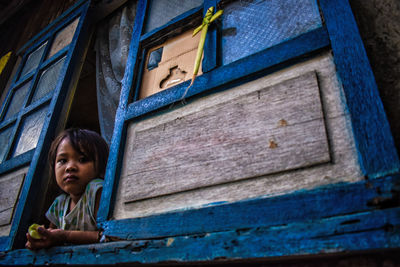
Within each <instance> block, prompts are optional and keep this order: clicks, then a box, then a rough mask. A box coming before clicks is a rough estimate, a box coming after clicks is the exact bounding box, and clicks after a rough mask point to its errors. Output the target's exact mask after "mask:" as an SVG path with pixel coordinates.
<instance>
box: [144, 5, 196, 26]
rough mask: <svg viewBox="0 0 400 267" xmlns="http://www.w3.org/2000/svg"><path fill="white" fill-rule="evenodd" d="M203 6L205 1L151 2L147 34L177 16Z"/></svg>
mask: <svg viewBox="0 0 400 267" xmlns="http://www.w3.org/2000/svg"><path fill="white" fill-rule="evenodd" d="M202 4H203V0H185V1H181V0H168V1H167V0H151V1H150V3H149V10H150V12H149V15H148V18H147V23H146V28H145V32H150V31H152V30H154V29H155V28H158V27H160V26H162V25H164V24H166V23H167V22H168V21H170V20H172V19H173V18H175V17H176V16H179V15H181V14H183V13H185V12H186V11H188V10H190V9H192V8H195V7H198V6H200V5H202Z"/></svg>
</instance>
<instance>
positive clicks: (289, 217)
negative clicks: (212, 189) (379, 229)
mask: <svg viewBox="0 0 400 267" xmlns="http://www.w3.org/2000/svg"><path fill="white" fill-rule="evenodd" d="M399 184H400V178H399V177H397V176H396V177H387V178H382V179H379V180H376V181H371V182H365V181H362V182H358V183H354V184H347V183H339V184H335V185H328V186H325V187H321V188H319V189H315V190H300V191H298V192H294V193H291V194H288V195H282V196H278V197H272V198H258V199H254V200H245V201H239V202H235V203H229V204H223V205H217V206H213V207H206V208H201V209H194V210H191V211H178V212H170V213H165V214H160V215H155V216H149V217H143V218H136V219H125V220H118V221H109V222H104V223H101V226H102V227H103V229H104V230H105V232H106V233H107V234H110V235H115V236H119V237H121V238H127V239H144V238H160V237H166V236H176V235H189V234H201V233H209V232H220V231H227V230H229V229H241V228H251V227H259V226H269V227H272V226H275V225H284V224H289V223H295V222H301V221H302V220H305V219H306V218H307V220H319V219H320V218H328V217H334V216H339V215H343V214H351V213H353V212H368V211H372V210H373V209H375V208H376V207H375V206H374V205H373V204H372V203H374V200H377V199H383V198H385V197H386V198H387V199H392V198H395V197H396V194H395V193H394V192H396V190H395V185H399ZM378 188H379V189H378ZM397 192H398V193H399V194H400V190H399V191H397ZM338 203H344V204H343V205H338ZM283 211H284V212H283ZM204 222H212V223H204ZM131 229H135V230H134V231H132V230H131Z"/></svg>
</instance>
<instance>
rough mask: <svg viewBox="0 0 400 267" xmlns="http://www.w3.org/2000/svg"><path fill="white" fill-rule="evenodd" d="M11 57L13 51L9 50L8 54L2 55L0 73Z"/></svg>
mask: <svg viewBox="0 0 400 267" xmlns="http://www.w3.org/2000/svg"><path fill="white" fill-rule="evenodd" d="M10 57H11V52H8V53H7V54H5V55H4V56H2V57H1V58H0V74H1V73H2V72H3V70H4V68H5V67H6V65H7V62H8V60H9V59H10Z"/></svg>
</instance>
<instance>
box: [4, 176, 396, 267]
mask: <svg viewBox="0 0 400 267" xmlns="http://www.w3.org/2000/svg"><path fill="white" fill-rule="evenodd" d="M399 197H400V176H389V177H384V178H382V179H379V180H371V181H368V180H365V181H361V182H357V183H351V184H349V183H339V184H336V185H329V186H324V187H320V188H316V189H312V190H300V191H296V192H294V193H291V194H287V195H283V196H276V197H271V198H259V199H253V200H246V201H242V202H236V203H230V204H223V205H218V206H211V207H205V208H202V209H198V210H196V211H192V212H191V213H190V214H191V216H192V217H190V218H189V217H185V214H187V213H185V212H184V211H182V212H174V213H171V214H166V215H165V216H164V217H161V218H160V217H159V216H158V217H155V216H152V217H147V218H143V221H142V222H141V226H139V225H134V223H133V221H129V220H127V221H126V222H125V225H124V226H123V227H122V228H123V229H124V230H123V232H121V237H124V236H125V237H129V231H128V230H126V229H134V230H132V232H131V233H130V234H133V233H136V232H139V235H140V232H144V231H153V230H154V231H156V229H152V228H151V227H148V226H147V225H153V226H152V227H154V225H155V223H154V222H152V223H151V224H147V223H149V222H151V221H152V220H160V221H159V224H158V225H159V226H160V228H171V227H168V226H170V225H166V224H169V223H176V222H174V220H171V218H179V219H180V221H179V223H180V225H179V227H182V229H184V230H183V231H181V232H185V229H186V230H187V229H188V228H190V225H189V224H190V222H191V221H192V220H196V219H198V216H201V217H202V219H203V220H204V221H207V222H210V221H213V224H215V225H216V226H215V231H210V232H207V233H197V234H196V233H191V234H183V235H182V234H179V235H176V234H174V233H170V234H168V233H164V235H163V236H161V235H160V237H158V238H152V239H140V238H139V239H131V240H126V241H118V242H110V243H102V244H92V245H82V246H64V247H55V248H51V249H48V250H39V251H30V250H26V249H20V250H13V251H8V252H0V265H29V264H35V265H42V264H116V263H162V262H170V263H172V262H181V263H182V262H204V261H208V262H211V261H212V262H215V263H216V262H218V260H221V259H223V260H228V261H229V260H237V259H266V258H271V257H273V258H276V257H287V256H307V255H309V256H311V255H316V254H318V255H320V256H321V255H331V254H332V253H334V254H333V255H338V254H337V253H344V252H355V251H357V252H363V251H370V250H376V249H379V250H380V251H384V250H385V249H393V248H397V249H398V248H400V216H399V215H400V206H399ZM289 207H290V208H289ZM233 209H234V210H235V212H229V211H232V210H233ZM282 211H285V212H282ZM238 218H241V219H239V220H238ZM237 223H239V224H240V225H241V227H240V228H238V227H237V225H236V226H235V225H234V224H237ZM224 225H225V226H224ZM127 226H129V228H127ZM164 226H165V227H164ZM106 227H107V226H106ZM122 228H121V229H122ZM161 231H162V230H161ZM113 232H116V233H118V231H116V229H113ZM189 232H190V231H189ZM131 237H133V236H131ZM133 238H134V237H133ZM282 259H283V258H282Z"/></svg>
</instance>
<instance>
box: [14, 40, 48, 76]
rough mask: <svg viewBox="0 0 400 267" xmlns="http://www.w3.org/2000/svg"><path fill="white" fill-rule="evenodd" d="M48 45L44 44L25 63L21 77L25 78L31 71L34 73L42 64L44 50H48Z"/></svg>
mask: <svg viewBox="0 0 400 267" xmlns="http://www.w3.org/2000/svg"><path fill="white" fill-rule="evenodd" d="M46 44H47V42H45V43H44V44H42V45H41V46H40V47H39V48H38V49H36V50H35V51H33V52H32V53H31V54H30V55H29V56H28V58H27V59H26V61H25V65H24V68H23V69H22V71H21V75H20V76H19V77H23V76H24V75H25V74H28V73H30V72H31V71H33V70H34V69H36V67H37V66H38V65H39V63H40V59H41V58H42V55H43V52H44V49H45V48H46Z"/></svg>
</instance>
